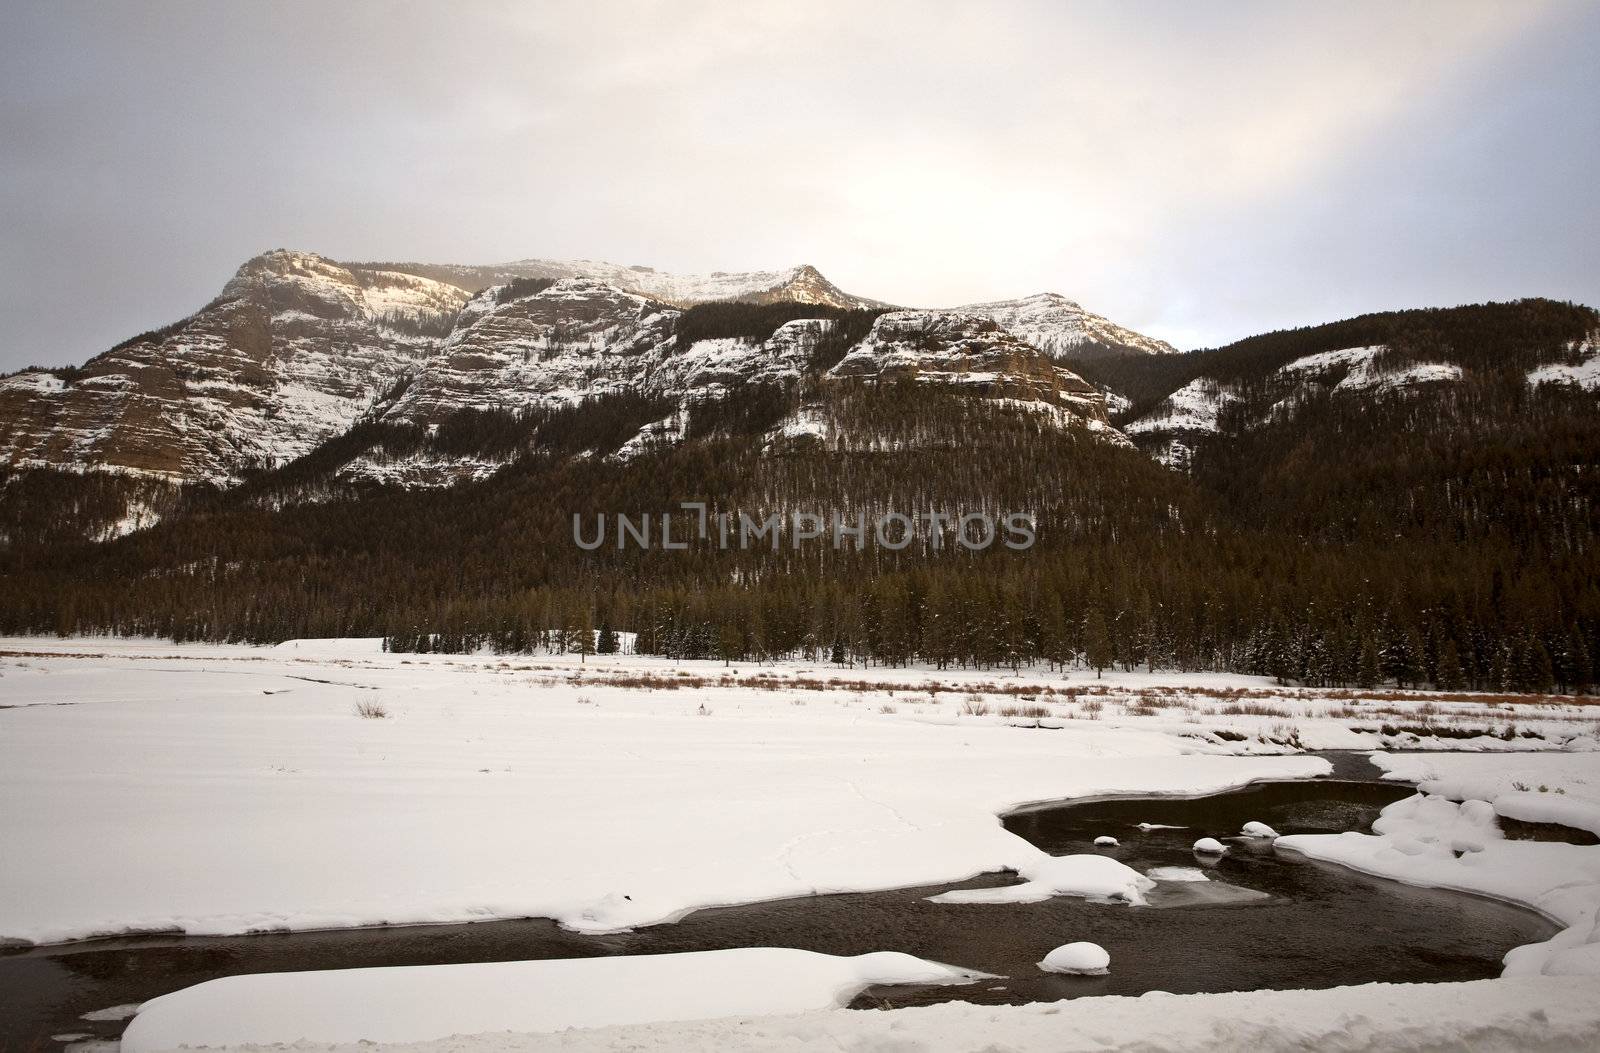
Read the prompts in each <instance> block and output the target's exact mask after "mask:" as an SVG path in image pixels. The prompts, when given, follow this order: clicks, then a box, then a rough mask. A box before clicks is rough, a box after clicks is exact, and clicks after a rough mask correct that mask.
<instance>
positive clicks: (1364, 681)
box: [1356, 636, 1383, 690]
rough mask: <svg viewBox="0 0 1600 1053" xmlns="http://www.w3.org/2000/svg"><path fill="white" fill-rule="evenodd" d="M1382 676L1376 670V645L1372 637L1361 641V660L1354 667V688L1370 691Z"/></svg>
mask: <svg viewBox="0 0 1600 1053" xmlns="http://www.w3.org/2000/svg"><path fill="white" fill-rule="evenodd" d="M1382 675H1383V674H1382V673H1381V672H1380V671H1379V669H1378V645H1377V643H1376V642H1375V641H1374V640H1373V639H1372V637H1370V636H1367V637H1364V638H1363V639H1362V641H1361V660H1360V663H1359V664H1358V665H1357V666H1356V686H1357V687H1361V688H1366V689H1368V690H1371V689H1372V688H1374V687H1377V686H1378V680H1379V678H1380V677H1381V676H1382Z"/></svg>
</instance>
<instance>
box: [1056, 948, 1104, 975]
mask: <svg viewBox="0 0 1600 1053" xmlns="http://www.w3.org/2000/svg"><path fill="white" fill-rule="evenodd" d="M1039 968H1041V969H1043V970H1044V971H1045V972H1047V973H1071V974H1075V975H1078V976H1104V975H1106V973H1108V972H1110V971H1111V955H1109V954H1107V953H1106V949H1105V948H1104V947H1102V946H1100V945H1099V944H1098V943H1066V944H1062V945H1061V946H1060V947H1057V948H1056V949H1055V950H1053V951H1051V952H1050V953H1049V954H1047V955H1045V956H1044V961H1042V962H1040V963H1039Z"/></svg>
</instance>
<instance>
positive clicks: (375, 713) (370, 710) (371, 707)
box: [355, 701, 389, 720]
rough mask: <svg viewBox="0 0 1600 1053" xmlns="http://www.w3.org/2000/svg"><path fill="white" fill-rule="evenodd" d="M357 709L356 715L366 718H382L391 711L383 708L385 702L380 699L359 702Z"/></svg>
mask: <svg viewBox="0 0 1600 1053" xmlns="http://www.w3.org/2000/svg"><path fill="white" fill-rule="evenodd" d="M355 709H356V716H358V717H362V718H363V719H366V720H382V719H384V718H385V717H387V716H388V715H389V711H388V710H387V709H384V708H383V703H382V702H378V701H372V702H357V703H356V706H355Z"/></svg>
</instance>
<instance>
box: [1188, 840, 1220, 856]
mask: <svg viewBox="0 0 1600 1053" xmlns="http://www.w3.org/2000/svg"><path fill="white" fill-rule="evenodd" d="M1194 850H1195V851H1196V852H1199V853H1200V854H1202V855H1208V856H1220V855H1221V854H1222V853H1224V852H1226V851H1227V850H1228V846H1227V845H1224V844H1223V843H1222V842H1221V841H1218V840H1217V839H1216V838H1214V837H1202V838H1201V839H1200V840H1198V841H1196V842H1195V843H1194Z"/></svg>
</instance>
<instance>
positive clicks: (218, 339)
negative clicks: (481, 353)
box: [0, 251, 466, 483]
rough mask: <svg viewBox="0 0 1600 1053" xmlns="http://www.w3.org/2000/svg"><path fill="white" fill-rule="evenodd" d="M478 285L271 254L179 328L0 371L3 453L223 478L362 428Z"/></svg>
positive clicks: (23, 463) (8, 460) (3, 460)
mask: <svg viewBox="0 0 1600 1053" xmlns="http://www.w3.org/2000/svg"><path fill="white" fill-rule="evenodd" d="M465 299H466V295H465V294H464V293H462V292H461V291H460V290H459V289H455V288H454V287H451V286H447V285H442V284H440V283H438V282H433V281H429V280H427V279H424V278H418V277H415V276H412V275H405V274H396V273H389V272H381V271H354V270H351V269H349V268H346V267H341V266H339V265H337V264H334V263H332V262H330V261H328V260H326V259H324V258H322V257H320V256H315V255H312V254H309V253H297V252H285V251H277V252H269V253H266V254H265V255H262V256H258V257H256V258H255V259H253V260H250V261H249V262H248V263H246V264H245V265H244V266H243V267H241V268H240V269H239V271H238V273H237V274H235V275H234V277H233V279H232V280H231V281H229V282H228V284H227V285H226V286H225V287H224V289H223V291H222V295H220V296H219V297H218V298H217V299H216V300H214V301H212V303H210V304H208V305H207V306H206V307H204V308H202V309H201V310H200V311H199V312H197V313H196V314H194V315H193V316H191V317H190V318H187V319H185V320H183V321H182V322H179V323H177V324H175V325H172V326H169V327H167V328H166V329H163V330H160V331H157V332H154V333H149V334H145V335H144V336H140V337H135V338H134V339H132V340H129V341H127V342H126V343H124V344H122V345H120V346H118V347H115V348H113V349H111V350H110V351H107V352H106V353H104V354H102V355H99V356H97V357H96V358H94V359H92V360H90V361H89V362H88V363H87V364H86V365H85V366H84V367H83V368H82V369H80V370H73V371H58V372H49V371H39V370H33V371H25V372H23V373H19V374H16V375H13V376H11V377H7V378H4V379H0V464H5V465H8V466H11V467H22V468H26V467H57V468H68V469H80V470H81V469H89V468H93V469H108V470H115V471H127V472H135V473H141V474H150V475H157V476H164V477H169V478H174V479H180V480H185V481H193V480H206V481H211V482H219V483H225V482H227V481H229V480H231V479H233V478H235V477H236V476H237V474H238V472H239V471H240V470H242V469H244V468H246V467H248V466H252V465H267V464H279V463H282V462H284V461H286V460H289V459H291V458H293V457H297V456H299V455H301V454H303V453H306V452H308V451H309V450H311V449H312V448H314V447H315V446H316V445H317V444H319V443H321V442H323V441H324V440H326V439H328V438H330V437H332V436H333V435H335V434H338V433H339V432H342V431H344V430H345V429H347V428H349V427H350V425H351V424H353V423H354V422H355V421H356V420H357V419H358V418H359V417H360V416H361V415H362V414H363V413H365V412H367V411H368V410H369V409H371V408H372V407H373V405H374V404H376V403H377V402H378V401H379V400H380V399H381V398H382V397H383V396H384V395H385V394H386V393H387V392H388V391H389V390H390V389H391V388H392V387H393V386H394V385H395V383H396V382H397V381H399V380H400V379H402V378H403V377H405V376H407V375H409V374H410V373H411V372H413V371H414V370H415V369H416V368H417V367H418V366H419V365H420V364H421V362H422V360H423V359H424V358H426V357H427V356H428V354H429V353H430V352H431V351H432V349H433V346H434V344H435V342H436V338H435V337H434V336H432V335H430V333H431V332H437V331H439V330H441V329H443V328H444V327H445V326H446V325H447V324H448V322H449V319H451V318H453V317H454V315H455V313H456V309H457V307H459V305H460V304H461V302H462V301H464V300H465Z"/></svg>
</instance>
